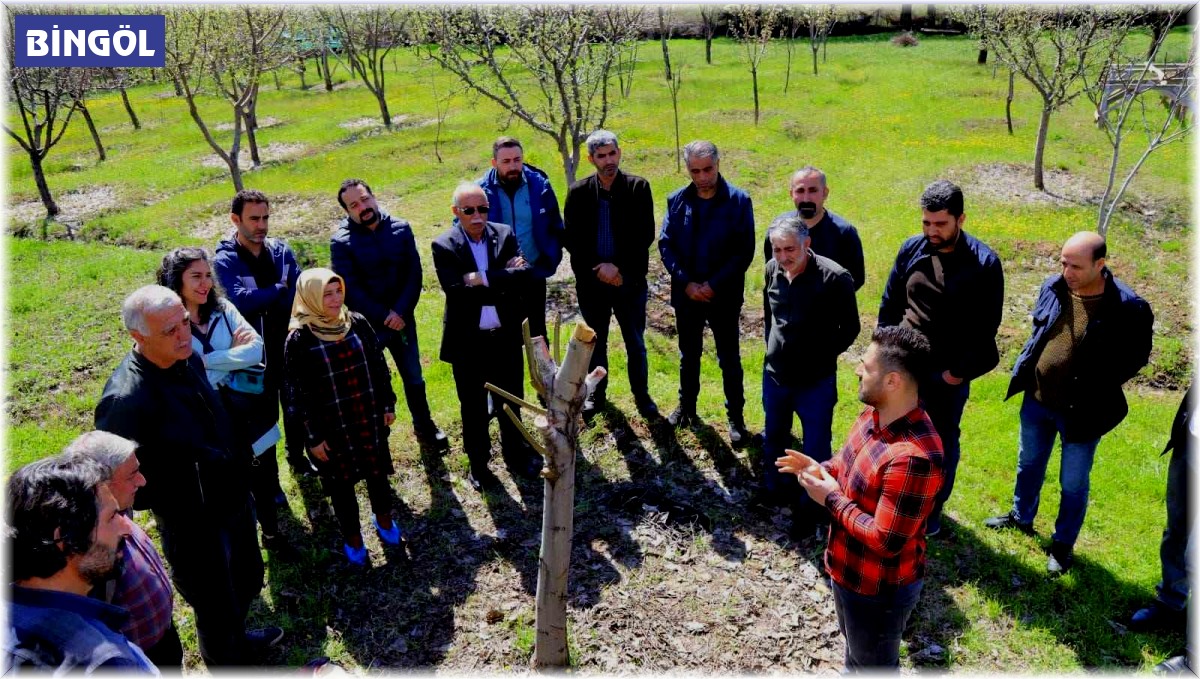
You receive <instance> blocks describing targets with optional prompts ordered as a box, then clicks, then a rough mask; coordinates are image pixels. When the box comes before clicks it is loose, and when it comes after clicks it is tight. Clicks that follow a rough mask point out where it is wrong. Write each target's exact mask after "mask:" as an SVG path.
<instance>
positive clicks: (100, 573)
mask: <svg viewBox="0 0 1200 679" xmlns="http://www.w3.org/2000/svg"><path fill="white" fill-rule="evenodd" d="M120 554H121V550H120V547H119V543H118V547H117V548H112V549H110V548H109V547H106V546H104V545H102V544H100V543H95V544H93V545H92V547H91V549H89V550H88V551H87V552H86V553H84V555H83V557H82V558H81V559H80V560H79V575H80V577H82V578H83V579H84V580H86V581H87V582H89V583H91V584H93V585H96V584H99V583H101V582H104V581H105V580H108V579H109V578H111V577H112V576H113V575H115V574H116V573H117V570H118V565H119V564H120V561H121V559H120V558H119V557H120Z"/></svg>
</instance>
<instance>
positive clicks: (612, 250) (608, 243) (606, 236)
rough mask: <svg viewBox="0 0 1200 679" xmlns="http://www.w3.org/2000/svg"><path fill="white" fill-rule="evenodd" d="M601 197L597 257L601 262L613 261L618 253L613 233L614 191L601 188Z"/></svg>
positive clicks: (597, 204)
mask: <svg viewBox="0 0 1200 679" xmlns="http://www.w3.org/2000/svg"><path fill="white" fill-rule="evenodd" d="M599 194H600V198H599V200H597V201H596V213H597V214H596V259H598V260H600V261H601V262H612V260H613V255H614V254H616V246H615V245H614V243H613V233H612V193H610V192H608V191H605V190H604V189H600V190H599Z"/></svg>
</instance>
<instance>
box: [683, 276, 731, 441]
mask: <svg viewBox="0 0 1200 679" xmlns="http://www.w3.org/2000/svg"><path fill="white" fill-rule="evenodd" d="M741 312H742V305H741V304H738V305H736V306H735V305H733V304H723V303H720V302H693V301H692V300H690V299H689V300H684V301H682V302H680V303H679V304H677V305H676V306H675V328H676V329H677V330H678V332H679V405H680V407H681V408H683V410H684V411H685V412H695V410H696V398H697V397H698V396H699V394H700V355H701V353H703V351H704V325H705V323H707V324H708V327H709V328H711V329H712V334H713V341H714V343H715V344H716V345H717V365H718V366H720V368H721V381H722V382H723V384H724V387H725V410H726V412H728V413H729V417H730V419H733V420H736V421H737V422H739V423H740V422H741V421H742V410H743V408H744V407H745V403H746V398H745V392H744V390H743V387H742V357H741V353H740V349H741V348H740V347H739V345H738V341H739V339H740V336H741V333H740V328H739V327H738V317H739V316H740V315H741Z"/></svg>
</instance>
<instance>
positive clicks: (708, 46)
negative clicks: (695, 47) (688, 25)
mask: <svg viewBox="0 0 1200 679" xmlns="http://www.w3.org/2000/svg"><path fill="white" fill-rule="evenodd" d="M700 22H701V23H702V24H703V26H704V63H706V64H708V65H709V66H711V65H712V41H713V34H715V33H716V32H717V9H716V8H715V7H713V6H711V5H700Z"/></svg>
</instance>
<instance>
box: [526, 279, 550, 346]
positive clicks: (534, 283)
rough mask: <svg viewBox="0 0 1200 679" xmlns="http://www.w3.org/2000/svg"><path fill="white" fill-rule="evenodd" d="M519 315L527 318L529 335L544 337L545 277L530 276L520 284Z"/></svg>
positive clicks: (547, 342) (547, 339)
mask: <svg viewBox="0 0 1200 679" xmlns="http://www.w3.org/2000/svg"><path fill="white" fill-rule="evenodd" d="M520 303H521V315H522V316H524V317H526V318H528V319H529V336H530V337H539V336H540V337H545V338H546V344H547V345H549V344H550V341H551V340H552V339H553V338H552V337H546V279H545V278H541V277H539V276H530V277H529V278H528V279H526V281H525V282H524V283H522V285H521V302H520Z"/></svg>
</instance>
